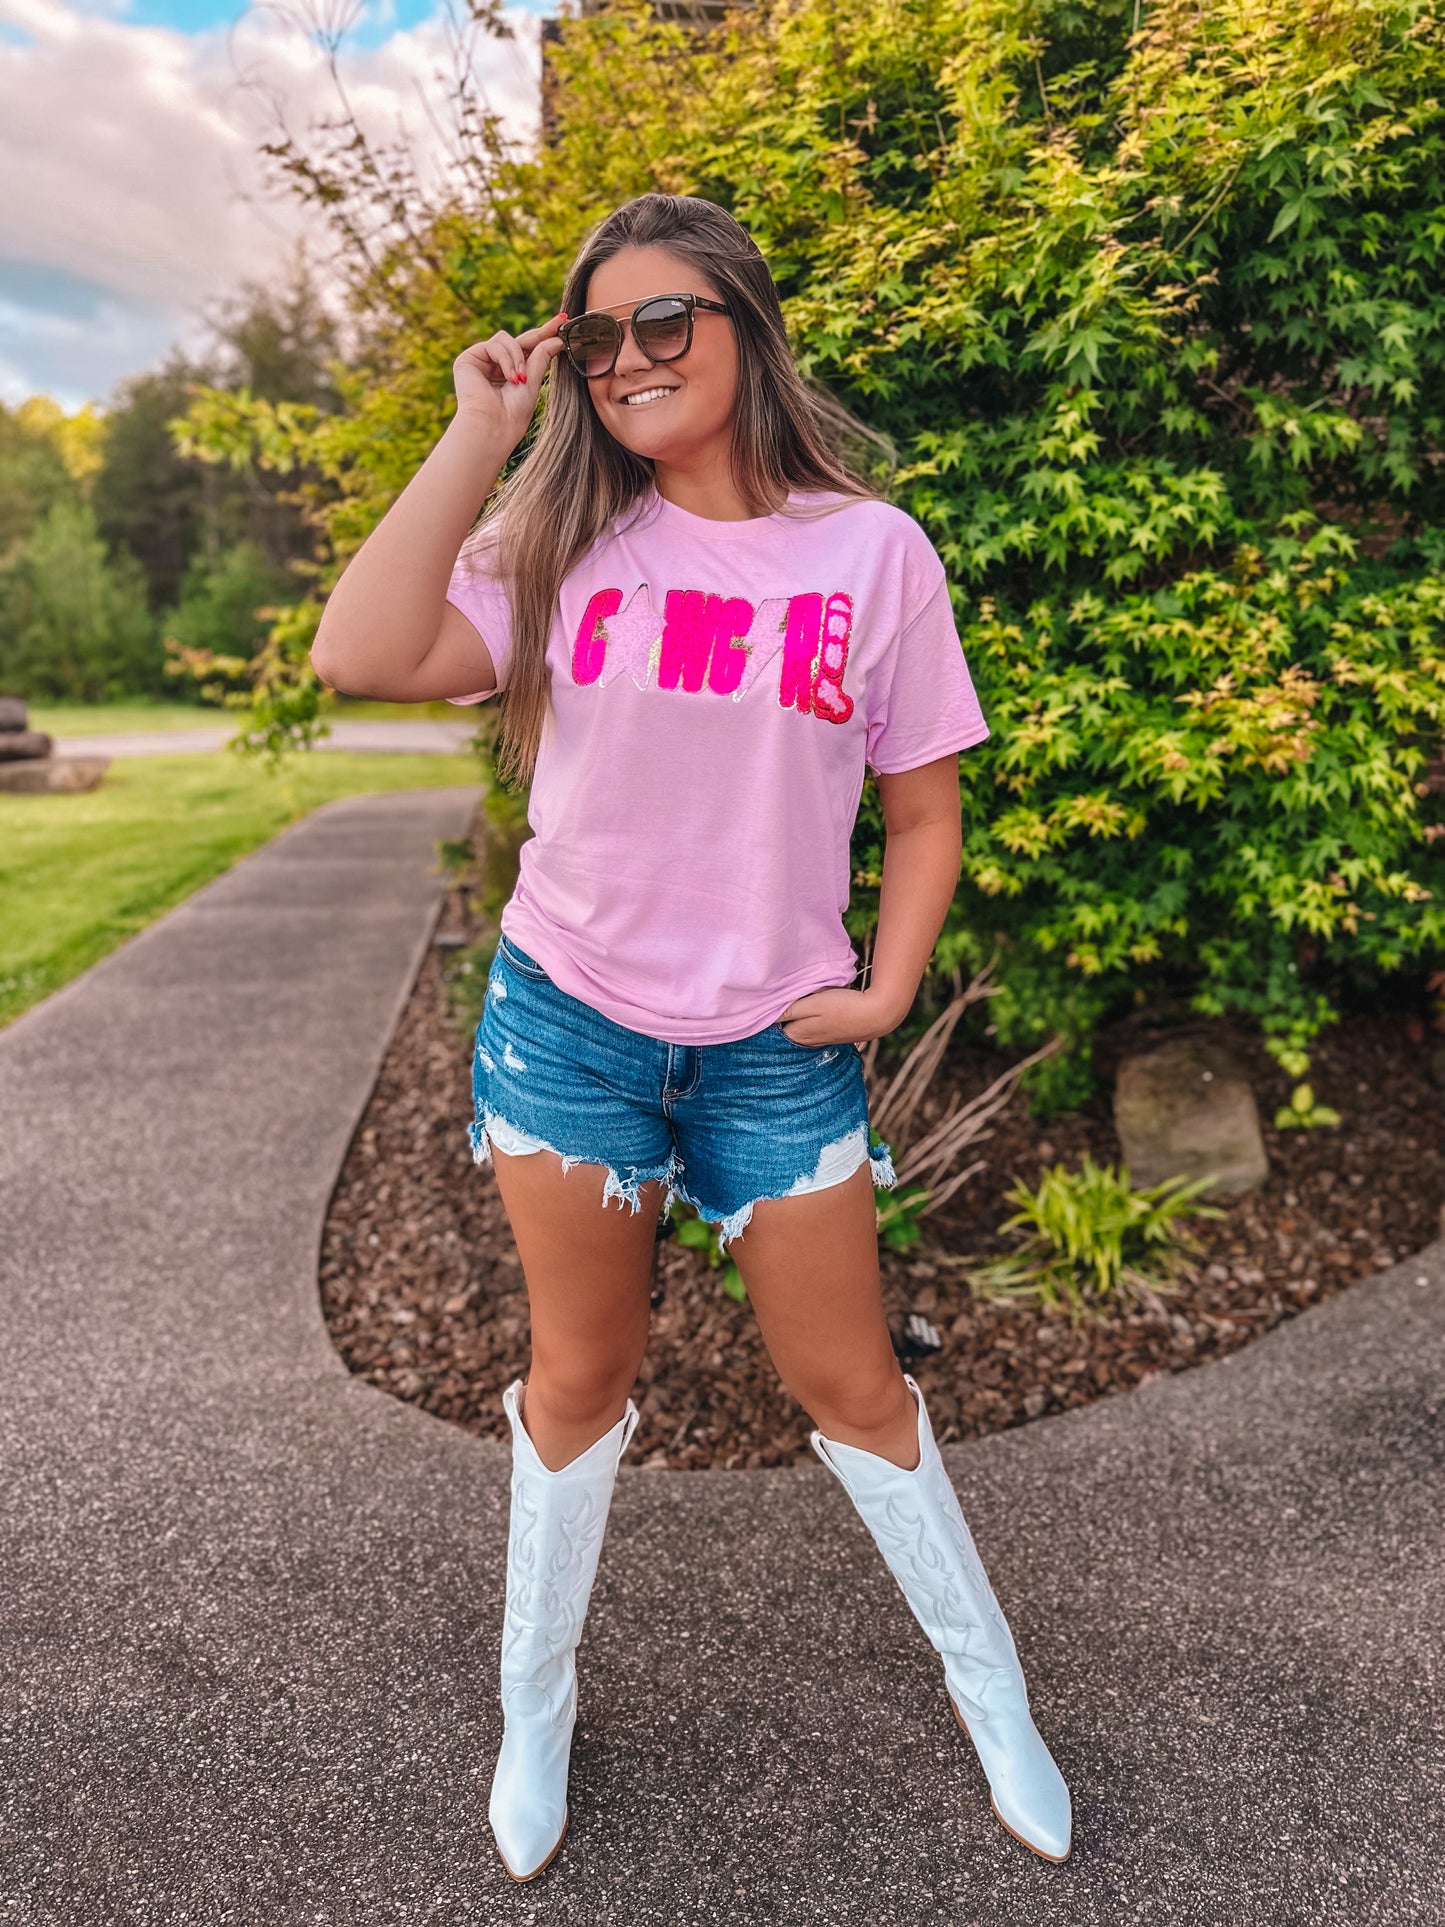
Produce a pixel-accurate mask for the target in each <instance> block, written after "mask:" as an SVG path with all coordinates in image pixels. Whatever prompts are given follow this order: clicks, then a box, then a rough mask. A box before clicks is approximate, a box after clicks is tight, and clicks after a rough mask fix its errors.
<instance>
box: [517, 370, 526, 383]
mask: <svg viewBox="0 0 1445 1927" xmlns="http://www.w3.org/2000/svg"><path fill="white" fill-rule="evenodd" d="M526 379H527V371H526V369H525V368H524V369H523V370H522V372H521V374H520V375H519V376H518V380H519V381H525V380H526Z"/></svg>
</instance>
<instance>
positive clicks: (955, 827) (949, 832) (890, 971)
mask: <svg viewBox="0 0 1445 1927" xmlns="http://www.w3.org/2000/svg"><path fill="white" fill-rule="evenodd" d="M878 794H879V797H880V799H881V800H882V804H883V821H884V824H885V826H886V829H887V839H886V841H885V843H884V847H883V879H882V883H881V885H880V887H879V893H878V929H877V933H876V934H875V936H874V939H873V958H872V969H871V970H870V972H869V977H868V986H867V990H866V992H865V995H867V996H868V997H869V998H870V1000H871V1002H872V1003H874V1004H875V1005H877V1007H878V1009H879V1011H880V1013H881V1014H882V1015H883V1016H885V1017H891V1020H892V1021H891V1022H888V1023H885V1024H883V1026H882V1028H881V1029H880V1031H879V1035H880V1036H881V1035H886V1033H887V1032H888V1031H889V1030H893V1029H896V1028H897V1026H898V1025H899V1024H901V1023H902V1022H903V1020H904V1018H905V1017H906V1016H907V1015H908V1013H909V1011H910V1010H911V1009H912V1007H913V1000H914V998H915V997H916V996H917V994H918V986H919V984H921V983H922V981H923V973H924V971H925V970H927V968H928V963H929V959H930V958H931V957H932V955H933V946H934V945H935V944H936V943H937V942H938V933H939V931H940V930H942V928H943V923H944V919H945V918H946V917H947V915H948V906H949V904H950V903H951V902H952V901H953V893H954V891H955V890H956V889H957V888H958V866H959V863H960V861H961V860H962V857H963V820H962V816H963V813H962V807H961V805H960V802H959V794H958V755H957V752H955V753H954V754H953V755H952V756H940V757H939V758H938V759H937V761H936V762H932V763H924V764H923V765H922V766H921V767H920V768H918V769H910V770H902V771H900V772H899V773H898V774H897V775H894V776H882V775H880V776H879V778H878Z"/></svg>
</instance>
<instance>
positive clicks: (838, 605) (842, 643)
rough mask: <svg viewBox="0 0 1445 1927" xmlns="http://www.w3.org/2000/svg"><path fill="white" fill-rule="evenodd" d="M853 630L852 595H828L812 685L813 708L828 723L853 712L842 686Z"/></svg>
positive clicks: (840, 593)
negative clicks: (816, 666) (820, 644)
mask: <svg viewBox="0 0 1445 1927" xmlns="http://www.w3.org/2000/svg"><path fill="white" fill-rule="evenodd" d="M852 633H853V598H852V597H851V596H846V595H844V594H843V593H842V592H841V591H839V592H838V593H837V594H835V595H830V596H829V597H828V606H827V608H826V609H825V610H824V611H823V651H822V654H821V656H820V657H819V659H818V680H817V681H816V682H815V683H814V684H813V711H814V714H815V715H818V716H825V717H826V718H827V719H828V721H829V722H830V723H846V722H847V720H848V718H849V717H850V716H851V715H852V714H853V698H852V697H851V696H850V695H849V694H848V693H847V691H846V690H845V689H844V687H843V671H844V670H845V669H846V668H847V666H848V638H849V636H850V635H851V634H852Z"/></svg>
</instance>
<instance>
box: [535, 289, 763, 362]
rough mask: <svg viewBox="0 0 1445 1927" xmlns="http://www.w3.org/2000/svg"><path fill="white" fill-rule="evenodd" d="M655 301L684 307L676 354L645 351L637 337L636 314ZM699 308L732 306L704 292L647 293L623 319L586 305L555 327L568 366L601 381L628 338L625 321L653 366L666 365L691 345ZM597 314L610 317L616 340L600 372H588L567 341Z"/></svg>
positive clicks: (716, 309) (721, 311) (725, 311)
mask: <svg viewBox="0 0 1445 1927" xmlns="http://www.w3.org/2000/svg"><path fill="white" fill-rule="evenodd" d="M654 301H680V302H682V304H683V306H684V307H685V308H686V310H687V340H686V342H685V343H684V344H683V346H682V347H681V348H680V349H679V350H678V352H677V353H676V354H675V355H662V356H658V355H654V354H650V353H648V349H647V346H646V344H645V343H644V342H642V341H639V340H638V336H637V317H638V315H639V314H641V312H642V310H643V309H644V308H646V307H648V306H650V304H651V303H652V302H654ZM698 308H705V309H706V310H707V312H708V313H709V314H731V313H732V310H731V309H730V308H727V307H725V306H724V305H723V303H722V302H721V301H711V300H709V299H708V297H707V296H706V295H703V294H649V295H647V296H646V297H645V298H644V299H643V300H641V301H639V302H638V303H637V304H636V306H635V307H634V308H633V310H632V313H631V314H630V315H629V316H628V317H627V321H626V322H623V321H620V320H619V319H618V317H617V316H616V315H614V314H608V312H607V310H606V309H605V308H589V309H587V310H586V312H585V313H583V314H579V315H574V316H573V318H572V319H571V320H570V321H564V322H563V323H562V326H561V327H560V328H559V329H558V330H557V338H558V340H559V341H560V342H561V343H562V346H563V349H564V350H565V357H564V358H565V360H566V362H567V365H568V367H569V368H571V369H573V370H574V371H575V373H577V374H579V375H581V377H582V379H583V381H603V380H605V379H606V377H607V376H608V375H610V374H611V373H612V371H613V369H614V368H616V366H617V357H618V356H619V355H620V354H621V353H622V344H623V343H624V342H625V341H626V339H627V325H628V324H630V325H631V327H632V339H633V340H634V341H636V342H637V345H638V347H639V348H641V349H642V352H643V354H645V355H647V359H648V360H649V361H650V362H651V363H652V365H653V367H654V368H661V367H665V366H666V364H667V363H668V362H669V361H681V360H682V358H683V356H684V355H685V354H686V353H687V352H688V350H689V349H690V348H691V347H692V317H693V313H694V311H695V310H696V309H698ZM599 316H602V317H605V319H606V320H608V321H610V322H611V323H612V325H613V326H614V327H615V328H616V330H617V340H616V342H615V343H614V345H613V349H612V359H611V361H610V362H609V363H608V364H607V366H606V367H605V368H604V369H602V370H601V371H600V372H599V373H597V374H595V375H589V374H588V373H587V372H586V371H585V370H584V369H582V368H579V367H578V366H577V363H576V361H575V360H574V359H573V357H572V350H571V348H570V346H569V345H568V337H569V336H570V334H571V332H572V330H573V329H574V328H577V327H580V326H581V324H582V323H583V322H584V321H596V320H597V319H598V317H599Z"/></svg>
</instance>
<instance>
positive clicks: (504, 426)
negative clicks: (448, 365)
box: [452, 314, 567, 448]
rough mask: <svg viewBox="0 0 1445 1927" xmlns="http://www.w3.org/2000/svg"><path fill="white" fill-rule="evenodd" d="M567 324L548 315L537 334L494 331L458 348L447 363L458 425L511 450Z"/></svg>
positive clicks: (535, 330)
mask: <svg viewBox="0 0 1445 1927" xmlns="http://www.w3.org/2000/svg"><path fill="white" fill-rule="evenodd" d="M566 319H567V317H566V315H565V314H556V315H553V317H552V319H551V320H550V321H546V322H543V324H542V326H541V327H540V328H528V329H527V330H526V332H525V333H524V334H520V335H509V334H508V333H507V331H506V329H505V328H499V329H498V330H497V332H496V333H495V334H494V335H489V336H488V337H487V339H486V340H485V341H474V342H473V343H472V345H471V347H470V348H463V350H462V352H461V353H460V354H459V355H458V356H457V358H456V360H455V361H454V362H453V363H452V383H453V385H454V387H455V388H456V391H457V419H458V420H466V421H469V422H474V423H476V424H477V425H478V426H479V427H481V428H482V429H484V430H485V432H486V433H487V434H488V435H491V436H493V437H494V438H499V439H502V440H507V441H508V445H509V446H510V447H512V448H515V447H516V445H517V443H518V442H519V441H521V439H522V437H523V436H524V435H525V434H526V432H527V427H528V424H529V423H530V422H531V419H532V415H533V411H534V410H535V409H536V406H537V397H538V396H539V395H540V394H541V392H542V378H543V376H544V375H545V374H546V372H547V370H548V369H549V368H550V367H551V366H552V363H553V362H554V361H555V360H556V359H557V357H558V355H560V354H561V352H562V343H561V340H560V338H559V333H558V331H559V330H560V328H561V326H562V323H563V322H564V321H565V320H566ZM523 375H525V376H526V380H525V381H523V380H522V379H521V377H522V376H523Z"/></svg>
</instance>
